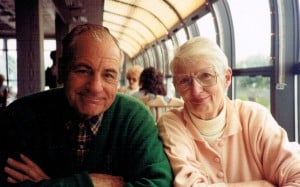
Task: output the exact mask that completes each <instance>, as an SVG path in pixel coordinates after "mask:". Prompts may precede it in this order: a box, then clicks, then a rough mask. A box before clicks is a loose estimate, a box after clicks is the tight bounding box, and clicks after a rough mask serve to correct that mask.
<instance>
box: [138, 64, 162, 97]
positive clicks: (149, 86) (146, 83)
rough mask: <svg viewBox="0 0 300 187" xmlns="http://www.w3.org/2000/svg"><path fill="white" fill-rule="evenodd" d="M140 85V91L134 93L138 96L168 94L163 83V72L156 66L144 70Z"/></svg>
mask: <svg viewBox="0 0 300 187" xmlns="http://www.w3.org/2000/svg"><path fill="white" fill-rule="evenodd" d="M139 85H140V89H139V91H138V92H136V93H134V94H133V96H134V97H136V98H141V97H143V96H146V95H151V97H152V96H155V95H163V96H166V95H167V92H166V90H165V87H164V84H163V74H162V73H161V72H160V71H158V70H156V69H155V68H154V67H148V68H145V69H144V70H143V71H142V73H141V76H140V79H139Z"/></svg>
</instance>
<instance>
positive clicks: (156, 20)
mask: <svg viewBox="0 0 300 187" xmlns="http://www.w3.org/2000/svg"><path fill="white" fill-rule="evenodd" d="M39 2H40V3H41V6H42V9H43V10H42V12H43V21H44V32H45V35H48V36H55V25H54V19H55V13H57V14H58V15H59V16H60V17H61V18H62V20H63V21H64V22H65V23H66V24H69V25H70V24H80V23H85V22H91V23H101V22H102V24H103V25H104V26H106V27H107V28H108V29H109V30H110V31H111V33H112V34H113V35H114V36H115V37H116V38H117V39H118V41H119V43H120V46H121V48H122V50H123V51H124V52H125V53H126V54H127V55H128V56H129V57H130V58H134V57H135V56H136V55H138V54H139V53H140V52H142V51H143V50H144V49H145V48H147V47H148V46H150V45H151V44H153V43H154V42H156V41H157V40H159V39H161V38H163V37H165V36H168V35H169V33H168V32H170V31H172V30H174V29H175V28H176V27H177V28H178V27H180V26H183V24H184V23H183V20H184V19H186V18H187V17H188V16H190V15H191V14H193V13H194V12H195V11H196V10H198V9H199V8H200V7H201V6H203V5H204V4H205V2H206V0H41V1H39ZM14 9H15V7H14V0H0V15H1V16H0V34H1V35H9V34H10V35H13V34H14V33H15V10H14Z"/></svg>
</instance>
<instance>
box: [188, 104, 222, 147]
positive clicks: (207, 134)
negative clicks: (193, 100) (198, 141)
mask: <svg viewBox="0 0 300 187" xmlns="http://www.w3.org/2000/svg"><path fill="white" fill-rule="evenodd" d="M190 116H191V119H192V122H193V124H194V125H195V126H196V128H197V129H198V130H199V132H200V133H201V135H202V136H203V137H204V139H205V140H206V141H207V142H208V143H212V142H214V141H215V140H217V139H218V138H220V137H221V136H222V134H223V132H224V129H225V124H226V122H225V116H226V105H225V104H224V106H223V109H222V111H221V112H220V113H219V115H218V116H217V117H215V118H214V119H211V120H202V119H200V118H198V117H197V116H195V115H193V114H192V113H190Z"/></svg>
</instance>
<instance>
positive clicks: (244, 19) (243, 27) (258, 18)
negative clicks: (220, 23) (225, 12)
mask: <svg viewBox="0 0 300 187" xmlns="http://www.w3.org/2000/svg"><path fill="white" fill-rule="evenodd" d="M228 4H229V6H230V10H231V13H232V20H233V28H234V34H235V35H234V36H235V50H236V68H247V67H258V66H269V65H271V64H270V62H271V61H270V58H269V56H270V41H271V40H270V39H271V23H270V20H271V19H270V8H269V1H266V0H263V1H262V0H251V1H241V0H228Z"/></svg>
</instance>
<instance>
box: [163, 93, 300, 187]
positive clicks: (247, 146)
mask: <svg viewBox="0 0 300 187" xmlns="http://www.w3.org/2000/svg"><path fill="white" fill-rule="evenodd" d="M226 102H227V109H226V127H225V130H224V134H223V135H222V137H221V138H219V139H218V140H216V141H215V143H214V144H213V145H209V144H208V143H207V142H206V141H205V140H204V139H203V137H201V134H200V133H199V132H198V130H197V128H196V127H195V126H194V125H193V124H192V122H191V119H190V117H189V115H188V114H187V112H186V111H185V109H180V110H178V109H174V110H171V111H169V112H167V113H165V114H164V115H163V116H162V117H161V118H160V121H159V123H158V127H159V130H160V136H161V138H162V139H163V142H164V146H165V151H166V153H167V155H168V157H169V160H170V162H171V165H172V168H173V172H174V175H175V180H174V186H175V187H192V186H225V184H226V183H236V182H245V181H251V180H261V179H262V180H267V181H269V182H271V183H273V184H275V185H277V186H300V149H299V145H298V144H297V143H291V142H289V141H288V138H287V134H286V131H285V130H284V129H283V128H282V127H280V126H279V125H278V124H277V122H276V121H275V120H274V118H273V117H272V115H271V113H270V112H269V111H268V110H267V109H266V108H264V107H263V106H261V105H258V104H257V103H254V102H245V101H240V100H234V101H231V100H229V99H228V98H227V99H226ZM212 184H214V185H212Z"/></svg>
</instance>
